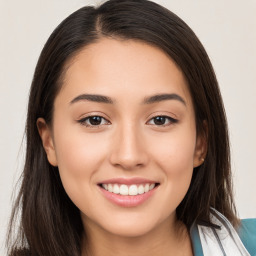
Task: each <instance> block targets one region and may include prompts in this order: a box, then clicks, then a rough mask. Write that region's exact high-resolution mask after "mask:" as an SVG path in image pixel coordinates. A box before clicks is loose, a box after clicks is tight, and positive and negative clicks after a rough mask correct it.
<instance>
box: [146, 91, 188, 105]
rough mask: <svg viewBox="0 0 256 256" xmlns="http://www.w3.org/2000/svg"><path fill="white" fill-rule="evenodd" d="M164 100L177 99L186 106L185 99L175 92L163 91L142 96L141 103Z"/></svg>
mask: <svg viewBox="0 0 256 256" xmlns="http://www.w3.org/2000/svg"><path fill="white" fill-rule="evenodd" d="M165 100H178V101H180V102H181V103H183V104H184V105H185V106H186V102H185V100H184V99H183V98H182V97H181V96H179V95H178V94H176V93H163V94H156V95H153V96H150V97H146V98H144V101H143V103H144V104H152V103H157V102H160V101H165Z"/></svg>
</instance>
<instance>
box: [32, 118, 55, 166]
mask: <svg viewBox="0 0 256 256" xmlns="http://www.w3.org/2000/svg"><path fill="white" fill-rule="evenodd" d="M36 125H37V129H38V133H39V135H40V137H41V140H42V144H43V147H44V150H45V152H46V155H47V158H48V161H49V163H50V164H51V165H53V166H57V165H58V163H57V157H56V152H55V148H54V143H53V137H52V131H51V129H50V127H49V126H48V125H47V124H46V122H45V120H44V119H43V118H38V119H37V122H36Z"/></svg>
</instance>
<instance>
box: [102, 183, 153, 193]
mask: <svg viewBox="0 0 256 256" xmlns="http://www.w3.org/2000/svg"><path fill="white" fill-rule="evenodd" d="M155 186H156V184H155V183H153V184H149V183H146V184H140V185H136V184H132V185H130V186H128V185H125V184H121V185H120V184H102V187H103V188H104V189H105V190H107V191H109V192H112V193H114V194H120V195H123V196H126V195H130V196H136V195H141V194H144V193H147V192H148V191H150V190H152V189H153V188H154V187H155Z"/></svg>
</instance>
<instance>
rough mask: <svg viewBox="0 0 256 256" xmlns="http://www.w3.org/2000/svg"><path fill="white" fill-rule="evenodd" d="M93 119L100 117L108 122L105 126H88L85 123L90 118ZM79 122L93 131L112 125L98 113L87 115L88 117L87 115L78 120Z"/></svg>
mask: <svg viewBox="0 0 256 256" xmlns="http://www.w3.org/2000/svg"><path fill="white" fill-rule="evenodd" d="M91 117H100V118H102V119H104V120H105V121H106V123H105V124H99V125H90V124H86V123H85V122H86V121H87V120H89V118H91ZM77 122H78V123H80V124H81V125H84V126H86V127H88V128H92V129H95V128H100V127H101V126H103V125H109V124H111V122H110V121H109V120H108V119H107V118H106V117H104V116H102V114H98V113H90V114H87V115H85V116H83V117H81V118H79V119H78V120H77Z"/></svg>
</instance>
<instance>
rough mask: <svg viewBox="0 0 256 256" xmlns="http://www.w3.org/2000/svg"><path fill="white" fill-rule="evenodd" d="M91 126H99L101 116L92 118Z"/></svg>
mask: <svg viewBox="0 0 256 256" xmlns="http://www.w3.org/2000/svg"><path fill="white" fill-rule="evenodd" d="M89 121H90V124H91V125H99V124H100V123H101V117H100V116H92V117H90V119H89Z"/></svg>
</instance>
